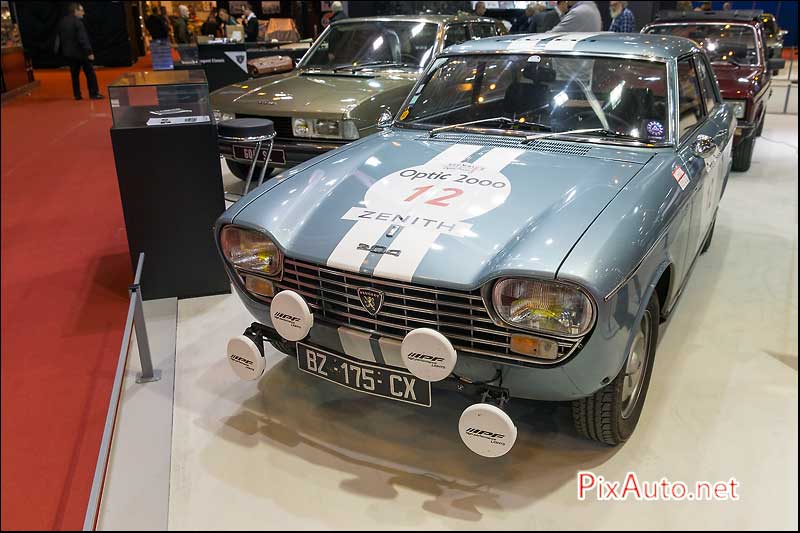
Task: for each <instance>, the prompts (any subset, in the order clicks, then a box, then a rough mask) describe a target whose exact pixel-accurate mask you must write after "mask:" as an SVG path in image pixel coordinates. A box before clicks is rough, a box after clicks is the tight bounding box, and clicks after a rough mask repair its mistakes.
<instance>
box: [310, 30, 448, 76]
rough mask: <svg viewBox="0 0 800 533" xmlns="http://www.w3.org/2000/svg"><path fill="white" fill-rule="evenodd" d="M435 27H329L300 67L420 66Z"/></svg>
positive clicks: (430, 46)
mask: <svg viewBox="0 0 800 533" xmlns="http://www.w3.org/2000/svg"><path fill="white" fill-rule="evenodd" d="M437 31H438V26H437V25H436V24H433V23H429V22H417V21H364V22H344V23H339V24H336V25H334V26H332V27H331V28H330V30H329V31H328V32H327V33H326V34H325V37H324V38H323V39H322V40H321V41H320V42H319V43H317V45H315V46H314V48H313V49H312V50H311V52H310V53H309V55H308V57H307V58H306V59H305V61H303V64H302V65H301V66H303V67H312V68H331V69H334V68H337V67H358V66H362V67H363V68H367V67H369V68H384V67H386V66H407V67H413V68H421V67H424V66H425V64H426V63H427V62H428V60H429V59H430V58H431V56H432V55H433V49H434V46H435V44H436V33H437Z"/></svg>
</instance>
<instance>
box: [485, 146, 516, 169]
mask: <svg viewBox="0 0 800 533" xmlns="http://www.w3.org/2000/svg"><path fill="white" fill-rule="evenodd" d="M524 151H525V150H522V149H519V148H493V149H491V150H489V151H488V152H486V153H485V154H483V155H482V156H480V157H479V158H478V159H477V161H475V166H476V167H483V168H485V169H486V170H494V171H496V172H500V171H501V170H503V169H504V168H505V167H507V166H508V165H509V163H511V162H512V161H514V160H515V159H516V158H517V157H519V154H521V153H523V152H524Z"/></svg>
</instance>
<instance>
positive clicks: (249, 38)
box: [242, 3, 258, 43]
mask: <svg viewBox="0 0 800 533" xmlns="http://www.w3.org/2000/svg"><path fill="white" fill-rule="evenodd" d="M242 19H243V20H242V26H244V40H245V42H247V43H254V42H256V41H258V18H257V17H256V14H255V13H253V8H252V6H251V5H250V4H249V3H248V4H247V5H246V6H245V8H244V17H242Z"/></svg>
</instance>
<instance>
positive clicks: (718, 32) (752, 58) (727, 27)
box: [648, 24, 759, 65]
mask: <svg viewBox="0 0 800 533" xmlns="http://www.w3.org/2000/svg"><path fill="white" fill-rule="evenodd" d="M648 33H654V34H657V35H676V36H678V37H688V38H689V39H692V40H693V41H695V42H696V43H698V44H699V45H700V46H701V47H703V48H704V49H705V51H706V54H707V55H708V58H709V59H710V60H711V61H712V62H715V63H735V64H740V65H758V63H759V61H758V48H757V47H756V35H755V32H754V31H753V28H752V27H751V26H734V25H731V24H680V25H664V26H653V27H652V28H650V30H649V32H648Z"/></svg>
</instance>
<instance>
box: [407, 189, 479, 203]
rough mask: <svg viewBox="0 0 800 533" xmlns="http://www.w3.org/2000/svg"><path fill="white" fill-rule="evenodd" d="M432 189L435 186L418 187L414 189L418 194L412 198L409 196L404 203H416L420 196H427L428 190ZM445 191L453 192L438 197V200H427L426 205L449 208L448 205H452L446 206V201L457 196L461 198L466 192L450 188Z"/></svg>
mask: <svg viewBox="0 0 800 533" xmlns="http://www.w3.org/2000/svg"><path fill="white" fill-rule="evenodd" d="M432 187H433V185H426V186H424V187H417V188H415V189H414V190H415V191H417V192H415V193H414V194H412V195H411V196H409V197H408V198H406V199H405V200H403V201H404V202H412V201H414V200H415V199H417V198H418V197H419V196H421V195H423V194H425V193H426V192H427V191H428V190H430V189H431V188H432ZM443 191H444V192H447V191H452V192H451V193H450V194H445V195H444V196H440V197H438V198H432V199H430V200H427V201H426V202H425V203H426V204H429V205H436V206H439V207H447V206H448V205H450V204H446V203H445V202H444V201H445V200H450V199H452V198H455V197H456V196H461V195H462V194H464V191H463V190H461V189H454V188H451V187H448V188H446V189H443Z"/></svg>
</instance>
